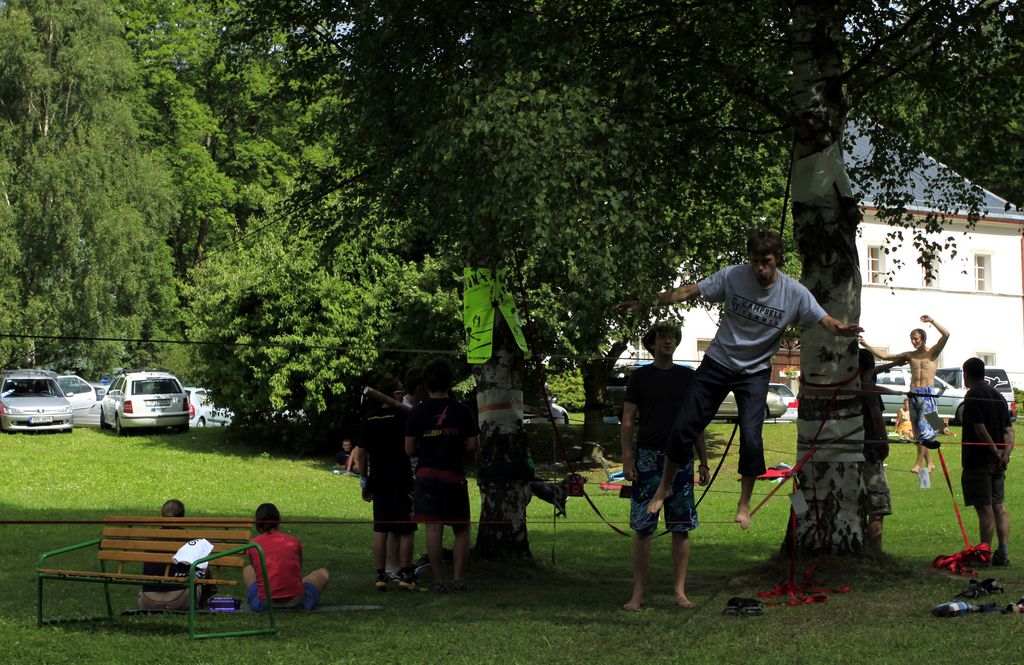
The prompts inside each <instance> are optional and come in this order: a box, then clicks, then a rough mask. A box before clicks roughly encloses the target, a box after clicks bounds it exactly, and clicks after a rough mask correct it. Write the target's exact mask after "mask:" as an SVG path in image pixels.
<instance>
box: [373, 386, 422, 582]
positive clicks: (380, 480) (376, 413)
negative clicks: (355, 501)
mask: <svg viewBox="0 0 1024 665" xmlns="http://www.w3.org/2000/svg"><path fill="white" fill-rule="evenodd" d="M378 390H379V391H380V392H381V393H383V394H384V395H387V396H389V397H392V398H394V399H395V400H400V399H402V394H403V393H402V384H401V383H399V382H398V380H397V379H394V378H391V379H386V380H384V381H382V382H381V384H380V386H379V387H378ZM408 413H409V412H408V410H406V409H405V408H402V407H396V406H393V405H391V404H383V405H381V406H380V407H378V408H377V409H375V410H373V411H371V412H370V413H368V414H367V415H366V418H365V419H364V420H363V431H362V433H361V434H360V436H359V447H360V448H362V449H364V450H365V451H366V453H367V457H368V458H369V459H368V460H367V461H366V462H364V464H362V465H361V466H360V469H359V472H360V474H361V482H362V485H363V500H364V501H373V561H374V564H375V565H376V567H377V581H376V582H375V584H376V587H377V589H378V590H380V591H384V590H386V589H387V588H388V582H390V581H391V579H392V578H391V577H390V576H389V575H388V573H387V570H386V568H387V565H386V564H387V554H388V540H389V538H393V539H397V564H398V567H399V570H398V588H399V589H403V590H406V591H412V590H415V589H416V575H415V573H414V569H413V566H412V550H413V536H414V534H415V531H416V524H415V523H414V522H413V521H412V468H411V467H410V466H409V456H408V455H407V454H406V453H405V428H406V421H407V418H408ZM392 565H394V564H392ZM392 574H393V573H392Z"/></svg>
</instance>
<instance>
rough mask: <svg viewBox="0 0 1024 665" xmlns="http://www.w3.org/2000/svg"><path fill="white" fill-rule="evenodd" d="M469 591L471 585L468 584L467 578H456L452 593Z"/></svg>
mask: <svg viewBox="0 0 1024 665" xmlns="http://www.w3.org/2000/svg"><path fill="white" fill-rule="evenodd" d="M466 591H469V585H468V584H466V580H455V581H454V582H452V593H465V592H466Z"/></svg>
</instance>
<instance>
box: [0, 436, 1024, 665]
mask: <svg viewBox="0 0 1024 665" xmlns="http://www.w3.org/2000/svg"><path fill="white" fill-rule="evenodd" d="M568 429H569V430H570V432H569V434H570V436H571V435H573V433H574V432H573V430H578V428H577V427H574V426H570V427H569V428H568ZM729 431H730V427H729V426H726V425H714V426H713V428H712V432H711V433H712V435H713V436H712V439H711V451H712V461H713V463H714V461H716V459H717V456H718V455H720V454H721V451H722V448H723V447H724V443H725V440H726V438H727V437H728V434H729ZM534 432H535V433H534V436H536V437H538V438H539V439H541V440H543V439H544V438H545V434H544V433H543V432H544V430H535V431H534ZM576 435H577V436H578V433H576ZM955 435H956V437H947V438H948V440H949V441H954V440H958V437H959V431H958V430H955ZM1022 436H1024V432H1021V433H1018V440H1024V438H1021V437H1022ZM221 437H222V432H221V431H220V430H218V429H216V428H214V429H205V430H193V431H192V432H190V433H189V434H186V435H174V434H149V435H136V436H131V437H126V438H117V437H114V436H113V435H111V434H109V433H107V432H100V431H97V430H90V429H80V430H76V431H75V432H74V433H72V434H70V435H47V436H43V435H36V436H28V435H4V436H2V437H0V486H2V487H3V494H2V498H0V519H3V520H5V521H7V523H5V524H0V529H2V530H3V532H2V536H0V588H2V589H3V593H2V594H0V644H2V645H3V653H2V655H0V661H2V662H12V663H122V664H123V663H147V664H153V663H238V662H247V663H256V662H269V663H287V664H288V665H295V664H296V663H346V662H360V663H365V662H375V663H405V662H410V663H445V664H446V665H447V664H448V663H492V662H493V663H608V662H619V661H628V662H642V663H645V662H687V663H690V662H697V663H703V662H708V663H740V662H743V663H748V662H758V663H848V662H856V661H863V662H872V663H873V662H893V663H901V662H908V661H911V660H916V661H920V662H932V663H946V662H951V661H954V660H955V659H958V658H965V657H966V658H970V659H971V660H976V661H978V662H982V661H994V662H1010V661H1011V660H1013V659H1014V657H1018V658H1019V657H1020V656H1021V654H1022V651H1024V647H1022V642H1021V640H1019V639H1017V638H1013V637H1012V636H1013V635H1014V634H1017V631H1019V630H1021V627H1022V623H1021V622H1024V618H1022V617H1021V616H1019V615H1008V616H1003V615H1000V614H983V615H975V616H968V617H961V618H956V619H936V618H933V617H931V615H930V614H929V610H930V609H931V607H932V606H934V605H935V604H937V603H940V602H943V601H945V600H950V599H951V598H952V597H953V596H954V595H955V594H956V593H957V592H958V591H960V590H961V589H962V588H963V587H964V586H965V585H966V580H965V579H962V578H955V577H950V576H946V575H943V574H940V573H937V572H935V571H933V570H932V569H931V568H930V567H929V563H930V561H931V560H932V559H933V558H934V557H935V556H936V555H938V554H943V553H952V552H956V551H959V550H961V549H962V547H963V543H962V540H961V538H960V534H959V529H958V528H957V526H956V522H955V518H954V515H953V510H952V506H951V503H950V498H949V494H948V491H947V490H946V488H945V485H944V481H943V480H942V477H941V473H937V474H936V475H934V476H933V477H932V485H933V487H932V489H930V490H921V489H919V488H918V479H917V476H916V475H915V474H911V473H909V469H910V467H911V466H912V464H913V458H914V451H913V448H912V447H911V446H909V445H894V446H893V451H892V454H891V456H890V458H889V460H888V462H889V482H890V484H891V485H892V489H893V496H894V504H895V514H894V515H892V516H891V517H889V518H888V519H887V520H886V538H885V549H886V551H887V553H888V556H886V557H885V558H884V559H883V560H880V561H868V560H860V559H857V560H849V559H843V558H835V557H834V558H830V559H828V560H827V561H825V562H824V563H823V564H822V566H821V568H820V569H819V574H818V576H817V579H818V581H819V582H820V583H822V584H823V585H827V586H840V585H849V586H850V587H851V590H852V591H851V593H849V594H846V595H833V596H832V597H831V598H830V600H829V602H827V603H822V604H815V605H806V606H801V607H785V606H782V607H770V608H768V610H767V612H766V613H765V615H764V616H762V617H739V618H736V617H726V616H723V615H722V614H721V611H722V608H723V607H724V606H725V603H726V601H727V600H728V599H729V598H730V597H732V596H752V595H754V594H755V593H756V592H758V591H762V590H766V589H768V588H770V587H772V586H773V585H774V584H776V583H777V582H781V581H783V580H784V579H785V561H777V560H776V559H775V554H776V552H777V551H778V549H779V544H780V541H781V539H782V536H783V533H784V530H785V524H786V520H787V515H788V501H786V499H785V494H786V493H787V492H788V487H787V488H784V489H783V490H781V491H780V494H779V495H777V496H778V497H779V498H776V499H773V500H772V501H771V502H769V504H768V505H767V506H766V508H765V509H764V510H762V511H761V512H760V513H758V514H757V515H756V517H755V520H754V524H753V526H752V528H751V529H750V530H749V531H747V532H741V531H740V530H739V528H738V527H736V526H735V525H733V524H731V520H732V517H733V515H734V511H735V504H736V498H737V493H738V488H739V483H737V482H736V474H735V458H734V457H733V456H732V455H730V458H729V459H728V460H727V462H726V465H725V467H724V469H723V472H722V474H721V475H720V476H719V479H718V480H717V482H716V484H715V485H714V487H713V488H712V491H711V492H710V493H709V494H708V497H707V499H706V500H705V501H704V503H703V504H702V505H701V506H700V518H701V521H702V526H701V527H700V528H699V529H697V530H696V531H695V532H694V534H693V549H692V557H691V563H690V575H689V583H688V592H689V596H690V598H691V600H694V601H695V602H697V603H698V604H699V607H698V609H696V610H689V611H681V610H677V609H675V608H673V606H672V599H671V595H670V583H671V580H670V571H669V561H668V559H669V552H668V542H667V539H663V540H659V541H656V543H655V548H654V549H655V552H654V557H653V561H652V570H651V580H650V587H651V589H650V593H649V596H648V601H647V607H646V608H645V609H643V610H642V611H640V612H634V613H630V612H625V611H623V610H621V609H619V608H620V606H621V604H622V603H623V602H625V600H626V599H627V598H628V597H629V592H630V584H631V582H630V551H631V545H630V541H629V540H628V539H627V538H624V537H622V536H620V535H618V534H616V533H614V532H612V531H611V530H610V529H609V528H608V527H607V526H606V525H604V524H603V523H601V522H600V521H599V520H598V519H597V517H596V516H595V515H594V514H593V512H592V511H591V510H590V508H589V507H588V506H587V505H586V504H585V503H584V502H583V501H582V500H580V499H572V500H571V501H570V503H569V518H568V519H567V520H559V521H558V522H557V524H556V525H554V526H553V525H552V520H551V511H550V507H549V506H547V504H541V503H539V502H534V503H533V504H531V506H530V517H531V518H532V520H533V521H532V523H531V529H530V538H531V544H532V549H533V553H534V558H533V561H532V562H527V563H522V564H494V563H486V562H481V561H479V560H476V559H474V560H472V561H471V562H470V567H469V574H468V580H469V583H470V585H471V587H472V591H471V592H470V593H468V594H462V595H447V596H435V595H434V594H430V593H404V594H403V593H399V592H398V591H390V592H387V593H378V592H376V591H374V589H373V577H374V571H373V565H372V562H371V558H370V541H371V530H370V526H369V524H366V523H359V524H340V523H335V524H309V523H301V522H308V521H316V520H338V521H344V520H357V521H365V520H368V519H369V517H370V509H369V506H368V505H367V504H364V503H363V502H362V501H361V500H360V498H359V483H358V481H357V480H356V479H355V478H350V477H342V476H336V475H332V474H331V473H330V471H329V464H328V463H327V461H326V460H309V459H291V458H284V457H277V456H268V455H260V454H258V453H253V452H251V451H248V450H244V449H241V448H238V447H234V446H232V445H229V444H226V443H225V442H224V441H223V440H222V438H221ZM765 437H766V444H765V447H766V450H767V452H766V461H767V462H768V465H769V466H771V465H773V464H776V463H778V462H780V461H785V462H789V463H792V462H793V460H794V449H795V443H794V441H795V426H794V425H791V424H768V425H766V426H765ZM546 446H547V450H548V451H550V448H551V443H550V439H548V440H547V442H546ZM943 450H944V452H945V453H946V457H947V460H946V461H947V463H949V464H950V467H951V469H950V471H951V473H952V474H953V477H954V487H957V486H958V478H959V468H960V455H959V447H958V446H953V445H949V446H944V448H943ZM548 455H549V457H550V452H549V453H548ZM607 456H608V457H609V458H613V459H617V458H618V456H617V454H616V451H615V450H614V449H613V447H612V446H609V450H608V453H607ZM1016 464H1017V465H1019V464H1021V462H1020V461H1017V462H1016ZM1019 473H1021V472H1020V471H1019V470H1018V468H1015V465H1011V467H1010V482H1009V483H1008V484H1007V505H1008V507H1009V508H1010V511H1011V513H1012V512H1014V511H1015V510H1016V509H1017V507H1018V506H1022V505H1024V492H1022V490H1021V489H1020V483H1019V482H1016V479H1017V478H1018V477H1019ZM592 477H593V478H595V479H596V478H597V474H593V476H592ZM589 487H590V491H591V494H592V495H593V496H594V500H595V502H596V503H597V504H598V506H599V507H600V508H601V510H602V511H603V512H604V513H605V515H607V516H608V517H609V518H610V519H613V520H616V521H618V522H620V523H623V524H622V526H625V524H624V522H625V520H626V519H627V513H628V504H627V502H626V501H624V500H621V499H618V498H617V495H616V494H614V493H612V492H606V491H602V490H600V489H598V488H597V485H596V484H591V485H589ZM772 487H773V486H772V485H769V484H765V485H758V487H757V488H756V491H757V492H758V493H760V494H763V493H766V492H767V491H768V490H769V489H771V488H772ZM475 489H476V488H475V487H473V486H472V485H471V492H472V493H473V495H474V496H473V499H472V501H473V505H474V506H476V505H479V502H478V500H477V498H476V492H475ZM957 496H958V499H959V489H957ZM170 497H177V498H179V499H181V500H183V501H184V502H185V505H186V506H187V508H188V512H189V514H190V515H207V516H232V517H234V516H246V517H247V516H250V515H251V514H252V511H253V510H254V509H255V507H256V506H257V505H258V504H259V503H261V502H263V501H273V502H274V503H276V504H277V505H278V507H279V508H280V509H281V511H282V514H283V516H284V519H285V520H286V522H287V521H288V520H295V521H296V523H292V524H286V525H285V526H284V530H286V531H288V532H291V533H293V534H295V535H297V536H298V537H300V538H301V539H302V541H303V543H304V546H305V556H306V562H307V568H311V567H318V566H326V567H327V568H328V569H329V570H330V571H331V574H332V581H331V584H330V586H329V587H328V588H327V589H326V591H325V592H324V596H323V599H322V602H323V603H324V604H326V605H338V604H379V605H382V606H383V607H384V609H383V611H375V612H369V611H366V612H345V613H328V612H322V613H313V614H304V615H299V614H283V615H282V616H281V617H280V619H279V621H280V632H279V634H278V635H277V636H259V637H242V638H231V639H221V640H212V641H198V642H192V641H190V640H188V638H187V636H186V632H185V618H184V617H180V616H150V617H138V618H125V619H121V620H119V621H116V622H113V623H112V624H95V623H94V624H71V625H67V626H63V627H57V628H51V627H47V628H37V627H36V625H35V597H36V594H35V577H34V567H35V562H36V559H37V558H38V556H39V555H40V554H41V553H42V552H44V551H47V550H51V549H56V548H58V547H61V546H64V545H68V544H72V543H76V542H79V541H83V540H87V539H89V538H93V537H96V535H98V532H99V527H98V526H96V525H87V524H59V523H58V524H41V525H40V524H31V525H19V524H10V523H9V522H10V521H11V520H55V521H60V520H86V519H99V518H102V517H103V516H105V515H110V514H155V513H156V512H157V511H158V510H159V507H160V504H161V503H162V502H163V501H164V500H165V499H167V498H170ZM755 498H756V497H755ZM476 514H477V511H476V509H474V516H475V515H476ZM965 519H966V522H967V526H968V534H969V536H970V537H971V539H972V542H973V541H974V540H975V539H976V537H977V535H976V534H977V526H976V525H977V520H976V518H975V516H974V514H973V511H970V510H969V511H968V512H966V513H965ZM1017 542H1019V540H1018V541H1017ZM422 551H423V540H422V535H419V536H418V538H417V553H419V552H422ZM1011 559H1012V560H1013V562H1014V566H1013V567H1011V568H1008V569H996V571H997V572H995V571H983V575H985V576H987V574H993V572H995V574H996V575H997V576H998V578H999V580H1000V582H1001V583H1002V584H1003V585H1004V586H1005V587H1006V588H1007V590H1008V591H1007V593H1006V594H1004V595H1002V596H996V597H994V598H993V599H992V600H994V601H996V602H998V603H1000V604H1006V603H1009V602H1011V601H1016V600H1017V599H1018V598H1021V597H1022V596H1024V574H1022V571H1024V550H1022V549H1020V548H1016V549H1013V548H1011ZM809 563H810V562H802V563H801V567H803V566H805V565H808V564H809ZM986 573H987V574H986ZM47 590H48V591H47V593H48V609H47V614H48V615H51V614H60V613H61V612H63V613H65V615H67V614H69V613H70V614H74V613H77V612H87V611H88V612H93V613H96V612H98V611H99V610H100V609H101V603H102V601H101V587H100V586H99V585H95V584H69V583H64V584H61V583H58V582H48V586H47ZM114 593H115V607H116V608H118V609H125V608H129V607H134V602H135V600H134V593H135V590H134V589H133V588H129V587H114ZM234 595H236V596H237V597H241V596H242V594H241V592H235V593H234ZM206 620H207V621H213V622H217V623H218V627H219V626H220V625H242V624H245V623H246V622H250V623H251V622H254V621H257V620H258V619H257V618H256V617H254V616H253V615H249V614H242V615H237V616H214V617H207V618H206ZM207 626H208V625H207Z"/></svg>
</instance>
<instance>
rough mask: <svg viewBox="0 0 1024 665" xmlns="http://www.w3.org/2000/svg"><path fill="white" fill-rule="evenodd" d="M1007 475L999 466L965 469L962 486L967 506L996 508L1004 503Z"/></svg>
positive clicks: (961, 479) (961, 480) (961, 481)
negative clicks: (995, 506)
mask: <svg viewBox="0 0 1024 665" xmlns="http://www.w3.org/2000/svg"><path fill="white" fill-rule="evenodd" d="M1005 480H1006V474H1005V473H1004V472H1003V470H1002V469H1000V468H998V467H997V466H995V465H994V464H993V465H987V466H983V467H979V468H976V469H964V470H963V472H962V473H961V475H960V485H961V487H962V488H963V491H964V505H965V506H994V505H996V504H998V503H1003V500H1004V498H1005V490H1004V482H1005Z"/></svg>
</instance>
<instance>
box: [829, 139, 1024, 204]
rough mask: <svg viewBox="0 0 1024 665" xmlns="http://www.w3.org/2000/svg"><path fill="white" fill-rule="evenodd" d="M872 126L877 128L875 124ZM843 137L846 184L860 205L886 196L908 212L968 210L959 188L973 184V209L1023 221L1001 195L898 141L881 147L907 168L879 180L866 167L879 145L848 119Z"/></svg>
mask: <svg viewBox="0 0 1024 665" xmlns="http://www.w3.org/2000/svg"><path fill="white" fill-rule="evenodd" d="M872 129H873V131H879V130H880V128H878V127H875V128H872ZM843 142H844V151H843V158H844V161H845V162H846V168H847V169H848V170H849V172H850V181H851V186H852V188H853V191H854V194H855V195H856V196H858V197H859V198H860V202H861V205H862V206H864V207H867V208H882V207H885V206H884V204H883V203H884V201H886V200H889V201H892V200H900V201H903V202H905V203H904V205H905V207H906V209H907V211H908V212H920V213H929V212H937V211H943V212H945V213H946V214H948V215H962V216H967V214H968V210H967V209H966V208H965V207H963V206H964V200H963V195H962V194H963V192H964V191H967V190H973V191H975V192H976V193H977V194H978V195H979V197H980V207H979V212H980V213H981V215H982V219H986V220H990V221H999V222H1013V223H1015V224H1016V223H1024V213H1021V211H1020V210H1019V209H1018V208H1017V207H1016V206H1014V205H1013V204H1012V203H1010V202H1009V201H1007V200H1006V199H1004V198H1002V197H1000V196H997V195H996V194H994V193H992V192H990V191H988V190H987V189H984V188H982V187H978V186H977V185H976V184H974V183H973V182H971V181H969V180H968V179H967V178H964V177H963V176H961V175H960V174H959V173H957V172H956V171H954V170H953V169H951V168H949V167H948V166H946V165H945V164H943V163H941V162H938V161H936V160H935V159H932V158H931V157H929V156H928V155H926V154H924V153H920V152H919V153H916V154H914V153H913V152H912V151H907V152H903V153H902V154H900V152H901V151H900V150H899V149H898V148H899V147H898V146H895V145H894V146H887V147H886V148H885V152H886V153H888V154H887V157H889V158H890V159H895V160H896V163H897V164H903V163H906V164H907V165H908V167H909V168H907V169H905V171H906V172H905V173H904V174H903V176H902V177H899V178H896V179H895V180H889V179H888V178H887V179H886V180H887V185H886V186H883V184H882V182H881V181H880V180H879V179H878V178H877V177H875V176H874V175H873V174H872V173H871V170H872V169H871V168H870V166H869V165H871V164H872V162H873V160H874V159H875V158H876V157H880V151H879V150H877V149H876V147H875V146H874V145H873V144H872V141H871V137H870V136H869V135H868V134H867V133H865V132H864V131H862V129H861V128H860V127H858V126H857V125H856V124H854V123H853V122H851V123H849V124H848V125H847V127H846V136H845V137H844V141H843ZM894 144H895V141H894ZM902 147H904V148H905V147H906V146H902ZM951 190H959V191H960V194H961V195H960V196H959V197H957V196H956V194H955V193H953V192H952V191H951ZM951 208H953V209H951Z"/></svg>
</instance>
